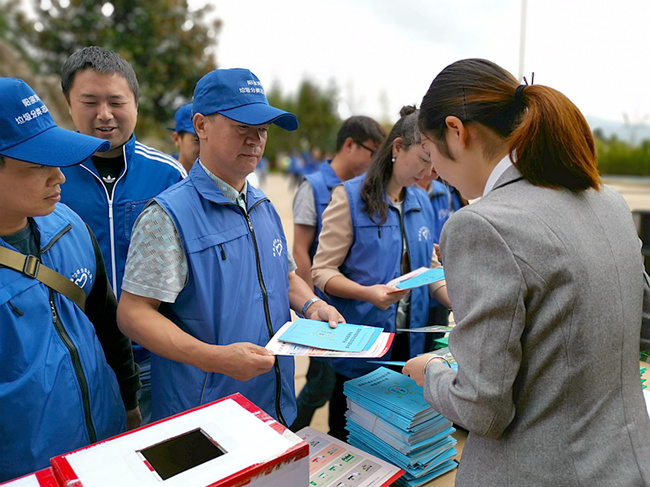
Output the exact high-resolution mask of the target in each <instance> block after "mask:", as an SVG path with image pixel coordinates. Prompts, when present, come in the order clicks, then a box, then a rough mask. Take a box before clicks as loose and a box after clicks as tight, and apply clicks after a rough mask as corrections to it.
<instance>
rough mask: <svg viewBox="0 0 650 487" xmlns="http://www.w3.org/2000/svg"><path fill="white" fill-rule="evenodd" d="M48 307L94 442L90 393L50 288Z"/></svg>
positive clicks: (89, 434) (77, 356)
mask: <svg viewBox="0 0 650 487" xmlns="http://www.w3.org/2000/svg"><path fill="white" fill-rule="evenodd" d="M50 309H51V310H52V323H53V324H54V329H55V330H56V332H57V333H58V335H59V337H60V338H61V341H62V342H63V345H65V347H66V348H67V349H68V352H70V359H71V360H72V366H73V369H74V373H75V375H76V377H77V382H78V384H79V389H80V390H81V399H82V402H83V409H84V417H85V420H86V430H87V431H88V436H89V438H90V442H91V443H95V442H96V441H97V433H96V432H95V425H94V424H93V419H92V414H91V411H90V393H89V391H88V381H87V379H86V375H85V374H84V371H83V368H82V366H81V359H80V357H79V351H78V350H77V348H76V347H75V345H74V343H73V342H72V339H71V338H70V335H68V332H67V331H66V329H65V327H64V326H63V323H61V320H60V318H59V314H58V313H57V311H56V306H55V305H54V296H53V291H52V290H50Z"/></svg>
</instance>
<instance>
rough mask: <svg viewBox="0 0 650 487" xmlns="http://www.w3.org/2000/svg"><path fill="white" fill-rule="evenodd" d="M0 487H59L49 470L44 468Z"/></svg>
mask: <svg viewBox="0 0 650 487" xmlns="http://www.w3.org/2000/svg"><path fill="white" fill-rule="evenodd" d="M0 485H2V487H59V484H58V483H57V481H56V479H55V478H54V474H53V473H52V469H51V468H45V469H43V470H39V471H38V472H34V473H30V474H29V475H24V476H23V477H18V478H17V479H14V480H10V481H9V482H4V483H2V484H0Z"/></svg>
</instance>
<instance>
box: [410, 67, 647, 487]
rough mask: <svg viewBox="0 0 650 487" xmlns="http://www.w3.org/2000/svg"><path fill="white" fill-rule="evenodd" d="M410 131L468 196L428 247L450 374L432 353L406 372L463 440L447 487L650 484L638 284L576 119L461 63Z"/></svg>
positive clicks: (642, 292) (529, 90)
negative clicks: (436, 255)
mask: <svg viewBox="0 0 650 487" xmlns="http://www.w3.org/2000/svg"><path fill="white" fill-rule="evenodd" d="M419 124H420V128H421V130H422V132H423V134H424V136H425V137H426V138H427V139H426V141H425V146H426V148H427V149H428V150H430V151H431V157H432V160H433V164H434V167H435V168H436V171H437V172H438V173H439V174H440V176H441V177H442V178H444V179H445V180H447V181H449V183H450V184H452V185H453V186H455V187H457V188H458V189H459V190H460V192H461V193H462V194H463V196H465V197H467V198H477V197H481V199H480V200H479V201H478V202H475V203H473V204H471V205H469V206H466V207H465V208H463V209H461V210H459V211H458V212H456V213H455V214H454V215H453V216H452V217H451V218H450V219H449V220H448V221H447V223H446V224H445V227H444V229H443V231H442V238H441V243H440V249H441V252H442V259H443V262H444V263H445V270H446V278H447V285H448V290H449V296H450V298H451V301H452V303H453V306H454V318H455V321H456V326H455V328H454V329H453V331H452V332H451V333H450V337H449V348H450V350H451V352H452V354H453V355H454V358H455V359H456V361H457V364H458V371H454V370H451V369H449V368H447V366H446V365H445V364H444V362H443V361H442V360H440V359H438V358H436V357H435V356H431V355H429V356H427V355H425V356H422V357H418V358H415V359H413V360H410V361H409V362H408V363H407V364H406V366H405V367H404V373H405V374H408V375H410V376H411V377H412V378H414V379H415V380H416V382H418V383H419V384H424V393H425V397H426V398H427V401H429V403H430V404H431V405H432V406H433V408H434V409H435V410H437V411H438V412H440V413H441V414H442V415H444V416H445V417H447V418H448V419H450V420H452V421H454V422H455V423H456V424H459V425H461V426H463V427H464V428H466V429H467V430H468V431H469V435H468V438H467V442H466V444H465V448H464V450H463V458H462V461H461V462H460V468H459V471H458V475H457V477H456V485H458V486H465V485H468V486H474V485H485V486H503V485H567V486H568V485H571V486H578V485H584V486H587V485H588V486H613V485H625V486H647V485H650V441H648V438H650V420H649V419H648V414H647V411H646V409H645V404H644V400H643V395H642V391H641V386H640V381H639V361H638V360H639V342H640V337H641V336H642V329H643V330H644V333H645V335H643V336H644V338H641V342H642V343H641V344H642V347H644V348H650V322H649V319H650V296H649V294H648V293H649V288H648V282H647V276H646V275H645V273H644V268H643V262H642V256H641V252H640V245H639V239H638V237H637V234H636V230H635V227H634V224H633V222H632V217H631V215H630V211H629V209H628V207H627V205H626V203H625V201H624V200H623V198H622V197H621V196H620V195H619V194H618V193H616V192H615V191H614V190H612V189H611V188H608V187H607V186H605V185H603V184H602V182H601V179H600V176H599V174H598V169H597V165H596V152H595V149H594V141H593V137H592V134H591V130H590V129H589V126H588V125H587V123H586V121H585V119H584V117H583V116H582V114H581V113H580V111H579V110H578V109H577V108H576V106H575V105H573V103H571V101H569V99H568V98H566V97H565V96H564V95H562V94H561V93H559V92H558V91H556V90H554V89H552V88H548V87H546V86H540V85H530V86H528V85H520V84H519V83H518V82H517V80H516V79H515V78H514V77H513V76H512V75H511V74H510V73H508V72H507V71H505V70H504V69H502V68H500V67H499V66H497V65H495V64H494V63H491V62H489V61H485V60H482V59H467V60H463V61H458V62H456V63H454V64H451V65H450V66H447V67H446V68H445V69H444V70H443V71H442V72H441V73H440V74H439V75H438V76H437V77H436V78H435V79H434V80H433V83H432V84H431V86H430V88H429V91H428V92H427V94H426V95H425V97H424V99H423V101H422V107H421V112H420V117H419ZM470 276H471V277H470ZM423 375H424V376H423Z"/></svg>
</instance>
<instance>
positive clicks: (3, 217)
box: [0, 78, 141, 482]
mask: <svg viewBox="0 0 650 487" xmlns="http://www.w3.org/2000/svg"><path fill="white" fill-rule="evenodd" d="M0 107H2V109H1V110H0V289H2V292H0V432H1V433H0V437H1V441H0V482H3V481H5V480H9V479H12V478H14V477H18V476H21V475H25V474H28V473H30V472H33V471H36V470H40V469H43V468H46V467H48V466H49V461H50V458H51V457H53V456H55V455H60V454H63V453H66V452H68V451H71V450H75V449H77V448H81V447H84V446H86V445H88V444H90V443H94V442H96V441H98V440H102V439H106V438H109V437H111V436H114V435H117V434H119V433H122V432H124V431H125V429H126V427H127V426H128V427H129V428H134V427H137V426H139V425H140V420H141V418H140V412H139V409H138V401H137V398H136V394H137V390H138V388H139V386H140V383H139V379H138V371H137V366H136V365H135V364H134V362H133V354H132V351H131V343H130V341H129V340H128V338H126V337H125V336H124V335H122V333H121V332H120V331H119V329H118V328H117V323H116V319H115V313H116V307H117V303H116V301H115V296H114V294H113V292H112V290H111V287H110V285H109V283H108V278H107V276H106V270H105V268H104V261H103V259H102V255H101V251H100V250H99V246H98V245H97V241H96V240H95V238H94V236H93V234H92V232H91V231H90V230H89V229H88V227H87V226H86V225H85V224H84V222H83V221H82V220H81V218H79V216H77V215H76V214H75V213H74V212H73V211H72V210H70V209H69V208H68V207H66V206H65V205H63V204H58V205H57V203H58V202H59V200H60V192H61V189H60V186H61V185H62V184H63V182H64V181H65V177H64V175H63V173H62V172H61V168H64V167H70V166H73V165H75V164H79V163H80V162H82V161H83V160H85V159H87V158H89V157H90V156H92V154H93V153H95V152H98V151H107V150H108V149H109V148H110V143H109V142H107V141H102V140H99V139H97V138H94V137H88V136H86V135H82V134H78V133H75V132H71V131H68V130H63V129H60V128H58V127H57V126H56V124H55V123H54V120H53V119H52V117H51V116H50V114H49V111H48V109H47V106H45V105H44V104H43V102H42V101H41V99H40V98H39V97H38V95H37V94H36V93H34V91H33V90H32V89H31V88H30V87H29V86H28V85H27V84H26V83H25V82H24V81H22V80H18V79H14V78H0ZM125 410H126V414H125Z"/></svg>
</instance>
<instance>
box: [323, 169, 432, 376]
mask: <svg viewBox="0 0 650 487" xmlns="http://www.w3.org/2000/svg"><path fill="white" fill-rule="evenodd" d="M364 180H365V175H361V176H359V177H357V178H354V179H352V180H350V181H346V182H345V183H343V184H344V186H345V190H346V192H347V195H348V200H349V203H350V214H351V218H352V227H353V235H354V239H353V243H352V246H351V247H350V250H349V251H348V256H347V257H346V259H345V261H344V262H343V265H342V266H341V272H342V273H343V275H344V276H345V277H347V278H348V279H351V280H352V281H355V282H357V283H359V284H362V285H364V286H371V285H374V284H381V283H387V282H388V281H390V280H392V279H394V278H396V277H399V276H400V275H401V269H400V264H401V259H402V231H403V232H404V235H405V236H406V242H407V248H408V252H409V256H410V263H411V269H412V270H414V269H417V268H418V267H429V266H430V265H431V256H432V254H433V235H432V233H431V222H432V221H433V211H432V209H431V204H430V203H429V200H428V197H427V195H426V193H425V192H424V191H421V190H418V189H416V188H411V187H407V188H405V197H404V201H403V204H402V212H403V216H402V218H400V214H399V211H398V210H397V209H396V208H394V207H392V206H389V211H388V218H387V220H386V222H385V223H384V224H383V225H378V224H377V223H375V222H373V221H372V220H371V219H370V217H369V216H368V213H367V212H366V211H364V209H363V208H364V207H365V203H364V202H363V200H362V199H361V187H362V185H363V182H364ZM402 227H403V230H402ZM329 298H330V301H331V304H332V305H333V306H335V307H336V308H337V309H338V310H339V311H340V312H341V314H342V315H343V316H344V317H345V320H346V321H347V322H348V323H355V324H360V325H370V326H379V327H382V328H383V329H384V330H385V331H388V332H395V319H396V314H397V303H395V304H393V305H392V306H390V307H389V308H388V309H387V310H381V309H379V308H377V307H375V306H373V305H372V304H371V303H368V302H366V301H361V300H357V299H345V298H339V297H335V296H329ZM428 315H429V290H428V287H427V286H422V287H419V288H415V289H412V290H411V307H410V319H409V328H417V327H420V326H425V325H426V323H427V319H428ZM410 335H411V336H410V354H411V356H412V357H414V356H415V355H418V354H420V353H423V352H424V344H425V339H424V336H422V334H420V333H411V334H410ZM391 351H392V349H391ZM385 357H390V351H389V352H388V353H387V354H386V356H385ZM332 366H333V368H334V369H335V370H336V371H337V372H338V373H339V374H341V375H344V376H346V377H350V378H354V377H359V376H361V375H364V374H367V373H368V372H371V371H372V370H374V369H376V368H377V365H374V364H369V363H368V362H367V361H366V360H361V359H333V360H332Z"/></svg>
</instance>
